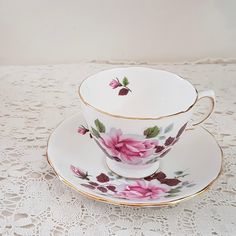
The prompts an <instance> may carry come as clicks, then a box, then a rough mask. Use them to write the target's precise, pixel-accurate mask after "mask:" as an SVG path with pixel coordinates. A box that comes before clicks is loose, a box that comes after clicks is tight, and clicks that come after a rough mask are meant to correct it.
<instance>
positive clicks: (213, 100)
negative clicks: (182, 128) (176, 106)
mask: <svg viewBox="0 0 236 236" xmlns="http://www.w3.org/2000/svg"><path fill="white" fill-rule="evenodd" d="M203 98H208V99H210V100H211V102H212V107H211V110H210V112H209V113H208V115H207V116H206V117H205V118H203V119H202V120H201V121H199V122H197V123H194V124H192V126H196V125H199V124H201V123H203V122H204V121H205V120H206V119H207V118H208V117H209V116H210V115H211V114H212V112H213V111H214V108H215V104H216V102H215V99H214V98H212V97H210V96H204V97H201V98H199V99H198V101H200V100H201V99H203Z"/></svg>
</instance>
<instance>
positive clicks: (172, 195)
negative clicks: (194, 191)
mask: <svg viewBox="0 0 236 236" xmlns="http://www.w3.org/2000/svg"><path fill="white" fill-rule="evenodd" d="M177 196H178V195H176V194H169V195H167V196H165V197H166V198H169V197H177Z"/></svg>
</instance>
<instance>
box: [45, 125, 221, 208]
mask: <svg viewBox="0 0 236 236" xmlns="http://www.w3.org/2000/svg"><path fill="white" fill-rule="evenodd" d="M61 123H63V121H62V122H60V123H59V124H58V125H57V127H58V126H59V125H60V124H61ZM57 127H56V128H57ZM56 128H55V129H56ZM201 128H203V129H204V130H205V131H207V132H208V133H209V134H210V135H211V136H212V137H213V138H214V140H215V142H216V144H217V146H218V147H219V149H220V151H221V167H220V170H219V173H218V174H217V176H216V177H215V178H214V179H213V180H212V181H211V182H210V183H209V184H208V185H207V186H205V187H204V188H203V189H201V190H199V191H197V192H196V193H193V194H192V195H189V196H186V197H182V198H179V199H176V200H172V201H168V202H159V203H151V202H150V203H128V202H119V201H114V200H110V199H109V200H108V199H106V198H103V197H98V196H96V195H94V194H91V193H87V192H84V191H82V190H79V189H78V188H77V187H76V186H74V185H73V184H71V183H70V182H69V181H68V180H66V179H65V178H64V177H62V176H61V175H60V174H59V173H58V172H57V171H56V169H55V167H54V166H53V164H52V162H51V161H50V159H49V155H48V145H49V140H50V138H51V135H52V134H53V132H54V131H53V132H52V133H51V134H50V136H49V138H48V141H47V151H46V160H47V162H48V164H49V165H50V166H51V167H52V169H53V170H54V172H55V174H56V176H57V177H58V178H59V180H61V181H62V182H63V183H64V184H65V185H67V186H68V187H70V188H72V189H74V190H75V191H77V192H78V193H80V194H81V195H83V196H85V197H87V198H89V199H92V200H95V201H99V202H105V203H109V204H112V205H118V206H137V207H142V206H149V207H155V206H170V205H175V204H177V203H179V202H182V201H186V200H189V199H191V198H193V197H195V196H197V195H199V194H201V193H204V192H205V191H207V190H208V189H209V188H210V187H211V186H212V184H213V183H214V182H215V181H216V180H217V179H218V178H219V176H220V175H221V174H222V173H223V151H222V148H221V147H220V145H219V144H218V142H217V141H216V139H215V137H214V136H213V134H212V133H211V132H210V131H208V130H207V129H206V128H204V127H201ZM55 129H54V130H55Z"/></svg>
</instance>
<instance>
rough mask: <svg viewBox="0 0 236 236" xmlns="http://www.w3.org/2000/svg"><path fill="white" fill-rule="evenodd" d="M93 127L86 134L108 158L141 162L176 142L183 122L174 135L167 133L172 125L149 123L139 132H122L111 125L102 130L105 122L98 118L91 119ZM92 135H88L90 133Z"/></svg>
mask: <svg viewBox="0 0 236 236" xmlns="http://www.w3.org/2000/svg"><path fill="white" fill-rule="evenodd" d="M94 124H95V127H91V133H90V137H92V136H93V137H94V140H95V142H96V143H97V144H98V146H99V147H100V148H101V149H102V150H103V151H104V153H105V154H106V155H107V156H108V157H109V158H111V159H112V160H115V161H118V162H123V163H126V164H133V165H140V164H141V165H145V164H150V163H153V162H156V161H157V160H158V159H159V158H162V157H164V156H165V155H166V154H167V153H168V152H169V151H170V149H171V147H172V146H173V145H174V144H175V143H176V142H178V140H179V137H180V136H181V134H182V133H183V132H184V130H185V128H186V126H187V123H186V124H184V125H183V126H182V127H181V128H180V129H179V131H178V132H177V135H176V136H169V135H168V133H169V132H170V131H172V129H173V127H174V125H173V124H170V125H168V126H167V127H165V128H161V127H158V126H153V127H149V128H147V129H145V130H144V131H143V134H142V135H139V136H138V135H136V136H132V135H126V134H123V132H122V130H121V129H117V128H111V129H110V130H109V131H108V132H107V131H106V127H105V125H104V124H103V123H102V122H101V121H100V120H98V119H96V120H95V121H94ZM88 131H89V130H88V129H87V128H85V127H84V126H81V127H80V128H79V133H80V134H82V135H84V134H86V133H87V132H88ZM91 134H92V135H91Z"/></svg>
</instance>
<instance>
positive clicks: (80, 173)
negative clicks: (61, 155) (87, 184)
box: [70, 165, 88, 179]
mask: <svg viewBox="0 0 236 236" xmlns="http://www.w3.org/2000/svg"><path fill="white" fill-rule="evenodd" d="M70 169H71V170H72V172H73V173H74V174H75V175H76V176H77V177H79V178H81V179H88V173H87V172H84V171H83V170H81V169H79V168H77V167H75V166H73V165H71V166H70Z"/></svg>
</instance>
